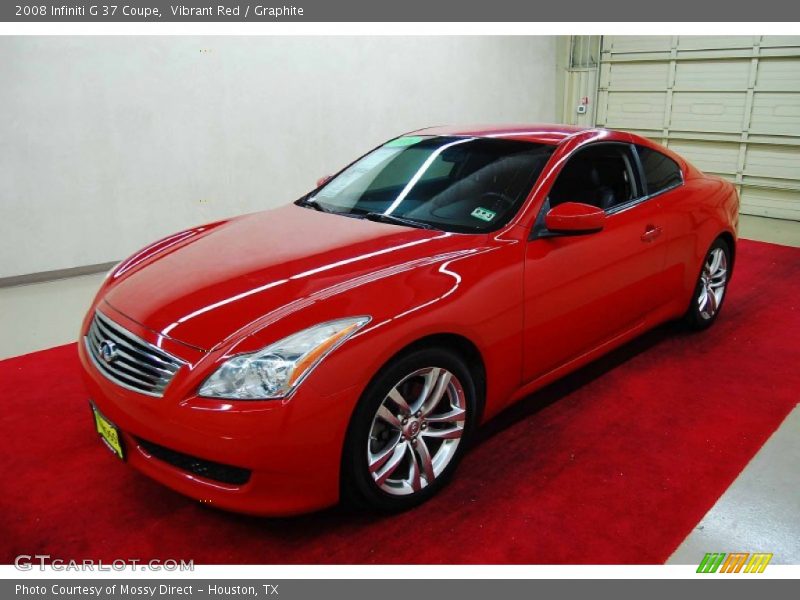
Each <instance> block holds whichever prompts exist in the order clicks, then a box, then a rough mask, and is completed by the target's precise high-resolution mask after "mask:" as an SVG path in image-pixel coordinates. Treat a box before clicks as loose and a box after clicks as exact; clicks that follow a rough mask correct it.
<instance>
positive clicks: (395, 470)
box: [342, 348, 477, 511]
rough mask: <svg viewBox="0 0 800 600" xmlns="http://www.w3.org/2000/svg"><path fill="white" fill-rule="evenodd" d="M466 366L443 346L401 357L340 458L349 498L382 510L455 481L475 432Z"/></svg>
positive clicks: (371, 393)
mask: <svg viewBox="0 0 800 600" xmlns="http://www.w3.org/2000/svg"><path fill="white" fill-rule="evenodd" d="M476 408H477V398H476V389H475V383H474V381H473V377H472V375H471V374H470V372H469V369H468V368H467V366H466V365H465V363H464V361H463V360H462V359H461V358H460V357H459V356H458V355H457V354H455V353H453V352H452V351H450V350H448V349H445V348H425V349H421V350H417V351H414V352H412V353H410V354H406V355H405V356H402V357H400V358H399V359H396V360H395V361H393V362H392V363H390V364H389V365H388V366H387V367H386V368H384V369H383V371H382V372H381V373H380V374H379V375H378V376H377V377H376V378H375V380H374V381H373V382H372V383H371V384H370V385H369V387H368V388H367V390H366V391H365V393H364V395H363V396H362V398H361V401H360V403H359V405H358V407H357V408H356V411H355V413H354V415H353V419H352V422H351V425H350V431H349V432H348V437H347V441H346V444H345V449H344V453H343V460H342V492H343V496H344V498H345V500H349V501H351V502H355V503H356V504H358V505H362V506H364V505H366V506H367V507H370V508H373V509H376V510H380V511H399V510H404V509H407V508H410V507H412V506H416V505H417V504H419V503H420V502H423V501H425V500H427V499H428V498H430V497H431V496H432V495H433V494H435V493H436V492H437V491H438V490H439V489H440V488H441V487H442V486H443V485H444V484H445V483H446V482H447V480H448V479H449V478H450V476H451V475H452V473H453V470H454V469H455V467H456V464H457V463H458V461H459V460H460V458H461V455H462V454H463V452H464V448H465V445H466V441H467V439H468V437H469V435H470V433H471V432H472V429H473V427H474V423H475V418H476V412H477V410H476Z"/></svg>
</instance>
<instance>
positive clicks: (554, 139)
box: [409, 123, 594, 144]
mask: <svg viewBox="0 0 800 600" xmlns="http://www.w3.org/2000/svg"><path fill="white" fill-rule="evenodd" d="M590 129H594V128H590V127H575V126H572V125H553V124H544V123H531V124H524V125H469V126H451V125H438V126H435V127H425V128H423V129H418V130H417V131H413V132H409V133H415V134H425V135H453V136H474V137H492V138H502V139H515V140H523V141H526V142H538V143H544V144H558V143H560V142H562V141H564V140H565V139H566V138H568V137H571V136H573V135H575V134H576V133H580V132H582V131H589V130H590Z"/></svg>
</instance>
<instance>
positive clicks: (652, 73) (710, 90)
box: [595, 36, 800, 220]
mask: <svg viewBox="0 0 800 600" xmlns="http://www.w3.org/2000/svg"><path fill="white" fill-rule="evenodd" d="M600 50H601V52H600V73H599V79H598V91H597V105H596V113H595V115H596V116H595V119H596V122H597V124H598V125H602V126H606V127H611V128H618V129H626V130H629V131H634V132H636V133H640V134H642V135H645V136H647V137H650V138H652V139H655V140H656V141H658V142H660V143H662V144H665V145H666V146H668V147H670V148H672V149H673V150H675V151H676V152H678V153H680V154H681V155H683V156H685V157H686V158H687V159H689V160H690V161H691V162H693V163H694V164H695V165H696V166H698V167H699V168H701V169H702V170H704V171H706V172H708V173H715V174H718V175H721V176H722V177H725V178H726V179H729V180H730V181H732V182H734V183H735V184H736V185H737V187H738V189H739V193H740V195H741V198H742V212H743V213H745V214H752V215H761V216H767V217H775V218H781V219H793V220H800V36H754V37H739V36H735V37H723V36H708V37H703V36H688V37H687V36H662V37H658V36H648V37H637V36H617V37H614V36H608V37H604V38H602V41H601V43H600Z"/></svg>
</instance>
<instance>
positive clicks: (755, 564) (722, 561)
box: [697, 552, 772, 573]
mask: <svg viewBox="0 0 800 600" xmlns="http://www.w3.org/2000/svg"><path fill="white" fill-rule="evenodd" d="M771 560H772V553H768V552H755V553H753V554H750V553H749V552H731V553H730V554H725V553H724V552H709V553H707V554H706V555H705V556H704V557H703V560H701V561H700V565H699V566H698V567H697V572H698V573H763V572H764V569H766V568H767V565H768V564H769V562H770V561H771Z"/></svg>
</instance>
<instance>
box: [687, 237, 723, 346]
mask: <svg viewBox="0 0 800 600" xmlns="http://www.w3.org/2000/svg"><path fill="white" fill-rule="evenodd" d="M717 250H721V251H722V253H723V254H724V256H725V265H726V273H725V284H724V287H723V294H722V297H721V299H720V301H719V303H718V304H716V308H715V310H714V311H713V314H709V313H708V311H707V310H706V311H703V310H701V307H700V302H699V298H700V296H701V294H702V293H703V289H704V287H705V271H706V264H707V263H708V262H709V259H710V258H711V255H712V253H714V252H715V251H717ZM732 266H733V263H732V262H731V249H730V247H729V246H728V243H727V242H726V241H725V240H724V239H723V238H717V239H716V240H714V243H713V244H711V247H710V248H709V249H708V252H706V255H705V257H704V258H703V263H702V265H700V273H699V274H698V275H697V283H696V284H695V288H694V292H692V298H691V300H690V301H689V307H688V308H687V309H686V314H685V315H684V317H683V320H684V322H685V323H686V324H687V325H688V326H689V327H690V328H691V329H693V330H695V331H702V330H704V329H708V328H709V327H711V325H713V324H714V322H715V321H716V320H717V318H718V317H719V313H720V311H721V310H722V306H723V304H724V303H725V298H726V297H727V295H728V294H727V287H728V283H729V282H730V276H731V271H732Z"/></svg>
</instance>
